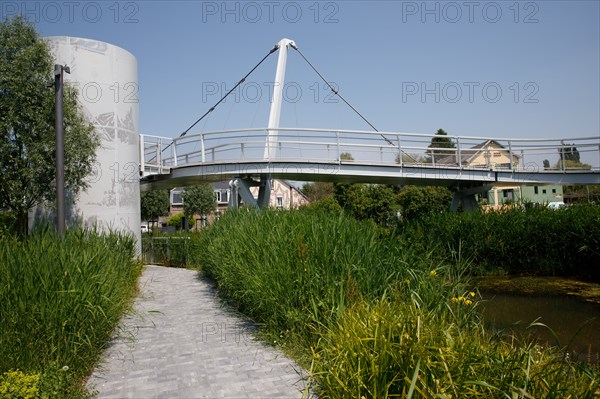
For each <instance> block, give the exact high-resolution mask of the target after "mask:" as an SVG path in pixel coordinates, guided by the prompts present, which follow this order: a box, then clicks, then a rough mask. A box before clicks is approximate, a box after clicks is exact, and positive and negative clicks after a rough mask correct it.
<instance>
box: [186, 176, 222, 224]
mask: <svg viewBox="0 0 600 399" xmlns="http://www.w3.org/2000/svg"><path fill="white" fill-rule="evenodd" d="M181 197H182V198H183V213H184V214H185V216H186V217H187V218H188V219H191V218H193V216H194V215H205V214H207V213H210V212H211V211H213V210H214V209H215V208H216V207H217V199H216V197H215V192H214V190H213V188H212V186H211V185H210V184H208V183H203V184H200V185H197V186H192V187H187V188H186V189H185V190H184V191H183V192H182V193H181Z"/></svg>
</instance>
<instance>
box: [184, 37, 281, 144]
mask: <svg viewBox="0 0 600 399" xmlns="http://www.w3.org/2000/svg"><path fill="white" fill-rule="evenodd" d="M277 50H279V45H275V47H273V48H272V49H271V51H269V53H268V54H267V55H265V56H264V57H263V59H262V60H260V61H259V63H258V64H256V65H255V66H254V68H252V69H251V70H250V72H248V73H247V74H246V76H244V77H243V78H242V79H241V80H240V81H239V82H237V84H236V85H235V86H233V88H232V89H231V90H229V91H228V92H227V94H225V95H224V96H223V97H221V99H220V100H219V101H217V103H216V104H215V105H213V106H212V107H210V108H209V110H208V111H206V112H205V113H204V115H202V116H201V117H200V118H198V120H197V121H196V122H194V123H193V124H192V125H191V126H190V127H188V128H187V129H186V130H185V131H184V132H183V133H181V135H180V136H179V137H183V136H185V135H186V134H187V132H189V131H190V130H191V129H192V128H193V127H194V126H196V125H197V124H198V122H200V121H201V120H202V119H204V118H205V117H206V116H207V115H208V114H210V113H211V112H213V111H214V110H215V108H217V106H218V105H219V104H221V103H222V102H223V101H224V100H225V99H226V98H227V96H229V95H230V94H231V93H232V92H233V91H234V90H235V89H237V88H238V86H240V85H241V84H242V83H244V82H245V81H246V79H247V78H248V76H250V74H251V73H252V72H254V71H255V70H256V68H258V67H259V66H260V64H262V63H263V62H264V61H265V60H266V59H267V58H268V57H269V56H270V55H271V54H273V53H274V52H275V51H277Z"/></svg>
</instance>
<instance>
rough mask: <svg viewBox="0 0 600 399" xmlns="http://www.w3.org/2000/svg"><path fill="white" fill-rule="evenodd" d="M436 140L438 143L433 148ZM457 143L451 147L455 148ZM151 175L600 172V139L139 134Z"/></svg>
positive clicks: (292, 132)
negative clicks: (259, 170) (346, 170)
mask: <svg viewBox="0 0 600 399" xmlns="http://www.w3.org/2000/svg"><path fill="white" fill-rule="evenodd" d="M432 139H433V144H432ZM449 143H451V144H449ZM140 151H141V153H140V156H141V159H142V162H141V163H142V164H141V165H140V166H141V168H142V170H143V171H144V173H146V174H152V173H168V171H169V170H170V168H172V167H178V166H185V165H198V164H215V163H236V162H265V161H266V162H314V163H333V164H335V163H338V164H339V163H357V164H367V165H390V166H394V165H397V166H399V167H403V166H424V167H448V168H469V169H473V168H475V169H486V170H515V171H523V170H525V171H530V172H543V171H556V170H561V171H564V172H568V171H569V170H579V171H581V170H582V169H590V170H600V137H579V138H569V139H506V138H504V139H490V138H486V137H472V136H439V135H433V134H421V133H398V132H371V131H356V130H323V129H293V128H279V129H276V130H272V129H271V130H270V129H264V128H260V129H259V128H257V129H244V130H227V131H218V132H206V133H198V134H191V135H187V136H184V137H179V138H175V139H171V138H164V137H158V136H146V135H142V136H141V137H140Z"/></svg>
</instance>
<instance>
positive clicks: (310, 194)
mask: <svg viewBox="0 0 600 399" xmlns="http://www.w3.org/2000/svg"><path fill="white" fill-rule="evenodd" d="M333 192H334V189H333V183H326V182H320V181H318V182H314V183H304V185H303V186H302V193H304V195H306V197H307V198H308V199H309V201H310V202H315V201H319V200H320V199H322V198H324V197H327V196H333Z"/></svg>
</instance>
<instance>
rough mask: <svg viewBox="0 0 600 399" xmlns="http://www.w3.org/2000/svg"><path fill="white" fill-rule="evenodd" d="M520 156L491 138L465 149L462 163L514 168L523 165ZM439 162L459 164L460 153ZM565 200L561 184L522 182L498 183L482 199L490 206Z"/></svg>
mask: <svg viewBox="0 0 600 399" xmlns="http://www.w3.org/2000/svg"><path fill="white" fill-rule="evenodd" d="M519 162H520V157H519V156H517V155H515V154H511V153H510V151H509V150H508V149H507V148H506V147H504V146H503V145H501V144H500V143H498V142H497V141H495V140H487V141H484V142H483V143H481V144H478V145H475V146H473V147H471V148H468V149H464V150H461V154H460V165H461V166H463V167H474V168H481V167H484V168H490V169H494V170H498V169H510V168H511V166H512V168H517V167H518V166H519ZM436 164H438V165H440V164H446V165H458V164H459V163H458V161H457V154H456V153H455V154H452V155H448V156H445V157H443V158H440V159H439V160H437V161H436ZM562 200H563V189H562V186H560V185H524V184H523V185H518V184H511V183H497V184H494V186H493V187H492V189H491V190H490V191H488V192H487V193H484V194H481V195H479V202H480V203H481V204H482V206H484V207H487V208H497V207H502V206H505V205H510V204H515V203H522V202H532V203H537V204H547V203H549V202H553V201H562Z"/></svg>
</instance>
